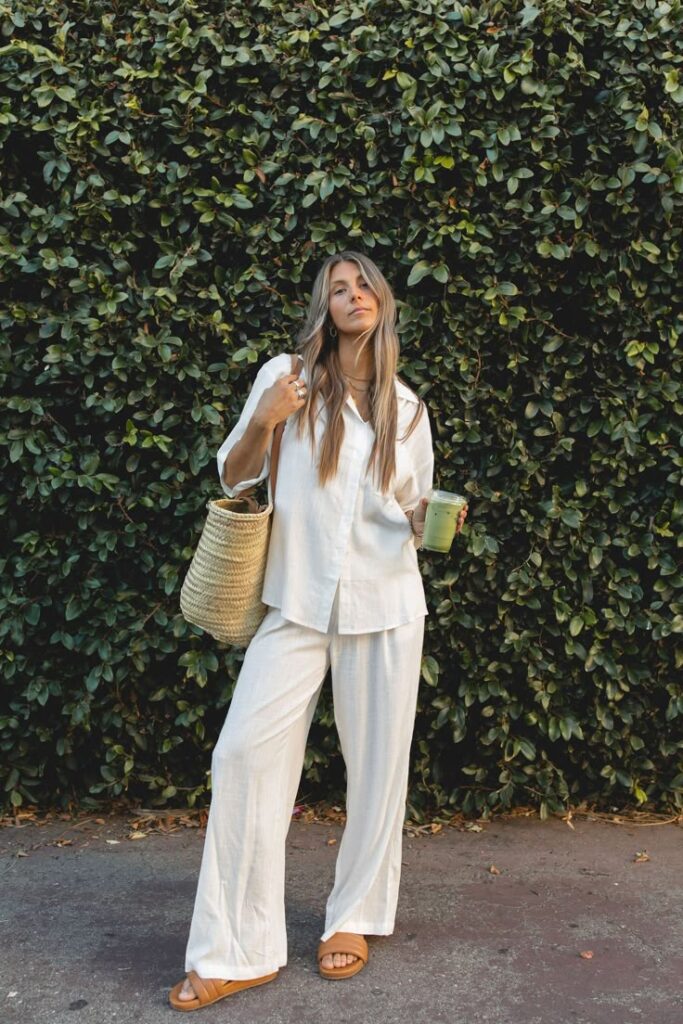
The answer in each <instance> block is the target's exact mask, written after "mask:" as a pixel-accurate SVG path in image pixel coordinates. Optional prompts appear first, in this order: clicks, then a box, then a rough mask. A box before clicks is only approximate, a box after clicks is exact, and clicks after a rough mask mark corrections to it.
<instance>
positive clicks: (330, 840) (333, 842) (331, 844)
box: [327, 839, 337, 846]
mask: <svg viewBox="0 0 683 1024" xmlns="http://www.w3.org/2000/svg"><path fill="white" fill-rule="evenodd" d="M336 842H337V840H336V839H328V840H327V845H328V846H334V844H335V843H336Z"/></svg>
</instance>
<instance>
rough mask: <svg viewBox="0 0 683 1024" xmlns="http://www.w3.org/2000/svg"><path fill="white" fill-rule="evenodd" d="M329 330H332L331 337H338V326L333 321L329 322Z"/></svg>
mask: <svg viewBox="0 0 683 1024" xmlns="http://www.w3.org/2000/svg"><path fill="white" fill-rule="evenodd" d="M327 330H328V331H329V332H330V337H331V338H336V337H337V328H336V327H335V326H334V324H332V323H330V324H328V325H327Z"/></svg>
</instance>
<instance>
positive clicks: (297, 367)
mask: <svg viewBox="0 0 683 1024" xmlns="http://www.w3.org/2000/svg"><path fill="white" fill-rule="evenodd" d="M303 365H304V361H303V359H302V358H301V356H299V355H297V354H296V352H293V353H292V367H291V370H290V373H298V374H301V370H302V369H303ZM286 422H287V420H286V419H284V420H280V422H279V423H278V425H277V426H276V428H275V433H274V434H273V446H272V448H271V450H270V475H269V479H270V500H271V502H272V503H273V504H274V503H275V484H276V482H277V467H278V462H279V461H280V441H281V440H282V432H283V430H284V429H285V423H286Z"/></svg>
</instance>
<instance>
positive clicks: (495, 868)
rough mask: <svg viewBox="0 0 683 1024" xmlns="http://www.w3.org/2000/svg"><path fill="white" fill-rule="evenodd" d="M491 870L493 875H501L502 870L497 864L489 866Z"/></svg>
mask: <svg viewBox="0 0 683 1024" xmlns="http://www.w3.org/2000/svg"><path fill="white" fill-rule="evenodd" d="M489 871H490V873H491V874H492V875H499V874H500V871H499V870H498V868H497V867H496V865H495V864H492V865H491V867H490V868H489Z"/></svg>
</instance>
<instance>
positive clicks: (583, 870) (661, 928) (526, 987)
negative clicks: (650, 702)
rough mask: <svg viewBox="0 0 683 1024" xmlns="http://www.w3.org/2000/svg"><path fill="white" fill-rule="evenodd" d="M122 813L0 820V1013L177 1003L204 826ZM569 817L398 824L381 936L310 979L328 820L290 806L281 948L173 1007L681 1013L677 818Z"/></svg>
mask: <svg viewBox="0 0 683 1024" xmlns="http://www.w3.org/2000/svg"><path fill="white" fill-rule="evenodd" d="M129 820H130V816H128V817H127V818H124V817H116V818H107V819H106V823H105V824H104V825H96V824H94V823H93V822H92V820H91V821H90V822H89V823H88V822H84V823H82V824H77V825H74V824H70V823H68V822H67V823H64V822H54V823H50V824H48V825H43V826H37V825H34V824H29V825H26V826H25V827H23V828H14V827H9V828H2V829H0V850H1V852H2V858H1V860H0V872H1V877H2V910H1V912H0V916H1V919H2V925H3V940H2V949H3V956H2V961H1V965H0V980H1V982H2V985H1V988H0V1020H1V1021H2V1022H3V1024H5V1022H6V1024H47V1022H51V1024H74V1022H76V1021H78V1022H79V1024H86V1022H88V1024H90V1022H92V1024H100V1022H110V1021H112V1022H114V1021H115V1022H117V1024H118V1022H123V1024H127V1022H129V1021H144V1022H145V1024H157V1022H159V1021H165V1022H166V1024H168V1022H170V1021H176V1020H181V1019H188V1018H186V1017H181V1015H180V1014H179V1013H177V1011H175V1010H173V1009H171V1007H170V1006H169V1005H168V1003H167V993H168V989H169V988H170V987H171V986H172V985H173V984H174V983H175V982H176V981H178V980H179V979H180V978H182V977H183V975H184V970H183V962H184V961H183V958H184V950H185V941H186V938H187V930H188V927H189V922H190V916H191V913H192V906H193V900H194V892H195V886H196V881H197V873H198V870H199V862H200V858H201V852H202V844H203V841H204V834H205V833H204V830H203V829H190V828H181V829H179V830H178V831H175V832H171V833H169V834H166V835H162V834H154V833H152V834H149V835H147V836H145V837H144V838H140V839H137V840H130V839H129V838H128V835H129V834H130V831H131V829H130V827H129V825H128V824H127V821H129ZM573 824H574V830H572V829H571V828H570V827H568V825H567V824H566V823H565V822H563V821H561V820H559V819H552V820H550V821H547V822H539V821H538V820H530V819H524V818H520V817H516V818H514V817H513V818H510V819H508V820H502V819H498V820H495V821H493V822H490V823H483V827H482V830H481V831H479V832H477V831H468V830H460V829H458V828H450V827H449V828H444V829H443V831H441V832H440V833H438V834H435V835H425V836H414V837H410V836H408V835H406V836H405V838H404V857H403V871H402V877H401V890H400V897H399V905H398V917H397V921H396V930H395V932H394V934H393V935H391V936H387V937H379V936H375V937H369V939H368V941H369V946H370V962H369V964H368V966H367V967H366V968H365V970H363V971H362V972H361V973H360V974H358V975H357V976H356V977H354V978H351V979H350V980H348V981H346V982H329V981H326V980H324V979H322V978H321V977H320V976H319V975H318V974H317V973H316V963H315V950H316V945H317V941H318V937H319V935H320V934H321V932H322V930H323V920H324V907H325V899H326V896H327V893H328V892H329V890H330V888H331V886H332V882H333V878H334V862H335V857H336V851H337V849H338V844H339V840H340V838H341V827H340V826H339V825H337V824H326V823H320V822H311V823H305V822H302V821H296V820H295V821H293V822H292V826H291V829H290V832H289V837H288V857H287V922H288V937H289V962H288V964H287V966H286V967H285V968H283V969H282V970H281V972H280V974H279V976H278V978H277V979H276V980H275V981H274V982H272V983H271V984H268V985H264V986H263V987H262V988H256V989H252V990H248V991H245V992H241V993H239V994H238V995H236V996H233V997H229V998H227V999H224V1000H222V1001H221V1002H219V1003H216V1004H215V1005H214V1006H211V1007H207V1008H205V1009H203V1010H200V1011H198V1012H197V1014H196V1017H195V1018H192V1019H198V1020H201V1021H203V1022H205V1024H211V1022H212V1021H226V1022H227V1021H230V1022H235V1024H256V1022H259V1024H290V1022H296V1024H308V1022H310V1024H328V1022H329V1024H332V1022H334V1024H338V1022H339V1021H340V1020H341V1021H343V1022H344V1024H387V1022H394V1021H395V1022H406V1024H428V1022H429V1024H432V1022H439V1021H444V1022H446V1021H447V1022H449V1024H640V1022H647V1024H683V899H682V892H683V827H681V825H676V824H663V825H648V826H638V825H636V824H635V823H629V824H622V825H615V824H611V823H608V822H605V821H600V820H590V819H588V818H585V817H577V818H574V821H573ZM59 836H61V837H62V841H64V840H69V839H70V840H71V844H70V845H67V846H57V845H55V842H56V839H57V837H59ZM331 839H334V840H336V843H333V844H330V843H329V842H328V840H331ZM108 840H109V841H108ZM111 840H118V842H111ZM642 851H646V854H647V855H648V856H649V860H645V859H641V860H640V861H638V860H636V859H635V858H636V855H637V854H638V853H639V852H642ZM21 853H27V854H28V855H27V856H21V855H20V854H21ZM491 865H495V867H496V868H497V869H498V871H499V872H500V874H495V873H492V872H491V871H490V867H491ZM585 951H591V952H592V957H591V958H584V957H582V956H581V955H580V954H581V953H582V952H585Z"/></svg>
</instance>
